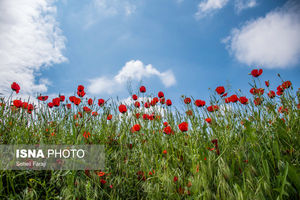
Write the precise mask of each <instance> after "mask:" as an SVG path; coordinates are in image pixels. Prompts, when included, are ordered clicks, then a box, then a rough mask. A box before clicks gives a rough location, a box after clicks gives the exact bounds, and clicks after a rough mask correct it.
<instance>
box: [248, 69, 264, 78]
mask: <svg viewBox="0 0 300 200" xmlns="http://www.w3.org/2000/svg"><path fill="white" fill-rule="evenodd" d="M262 73H263V70H262V69H253V70H252V71H251V75H252V76H253V77H258V76H260V75H261V74H262Z"/></svg>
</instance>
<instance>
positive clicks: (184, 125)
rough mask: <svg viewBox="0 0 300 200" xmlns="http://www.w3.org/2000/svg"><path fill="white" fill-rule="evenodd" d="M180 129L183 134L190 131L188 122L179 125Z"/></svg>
mask: <svg viewBox="0 0 300 200" xmlns="http://www.w3.org/2000/svg"><path fill="white" fill-rule="evenodd" d="M178 127H179V129H180V130H181V131H182V132H186V131H188V123H187V122H182V123H181V124H179V125H178Z"/></svg>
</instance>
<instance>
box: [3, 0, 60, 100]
mask: <svg viewBox="0 0 300 200" xmlns="http://www.w3.org/2000/svg"><path fill="white" fill-rule="evenodd" d="M55 14H56V7H55V6H54V5H53V1H52V0H26V1H23V0H13V1H12V0H1V1H0V88H1V89H0V92H1V93H4V94H8V93H9V92H10V91H11V89H10V84H11V83H12V82H14V81H15V82H17V83H19V84H20V86H21V91H20V93H21V94H23V95H24V94H34V93H36V92H46V91H47V85H48V84H49V81H47V80H45V79H42V80H36V78H37V77H36V75H37V73H38V71H39V70H40V68H41V67H42V66H49V65H52V64H54V63H60V62H63V61H65V60H66V58H65V57H64V56H63V54H62V50H63V49H64V48H65V44H64V42H65V38H64V36H63V35H62V31H61V30H60V28H59V26H58V23H57V22H56V20H55Z"/></svg>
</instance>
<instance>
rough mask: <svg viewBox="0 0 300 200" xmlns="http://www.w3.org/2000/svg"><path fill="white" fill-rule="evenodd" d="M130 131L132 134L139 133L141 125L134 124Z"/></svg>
mask: <svg viewBox="0 0 300 200" xmlns="http://www.w3.org/2000/svg"><path fill="white" fill-rule="evenodd" d="M132 130H133V131H134V132H139V131H140V130H141V125H139V124H135V125H134V126H133V127H132Z"/></svg>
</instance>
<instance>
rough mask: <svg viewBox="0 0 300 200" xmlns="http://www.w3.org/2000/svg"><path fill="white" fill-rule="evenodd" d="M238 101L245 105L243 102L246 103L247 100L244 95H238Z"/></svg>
mask: <svg viewBox="0 0 300 200" xmlns="http://www.w3.org/2000/svg"><path fill="white" fill-rule="evenodd" d="M239 101H240V102H241V104H244V105H245V104H247V103H248V101H249V100H248V99H247V98H246V97H240V98H239Z"/></svg>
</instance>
